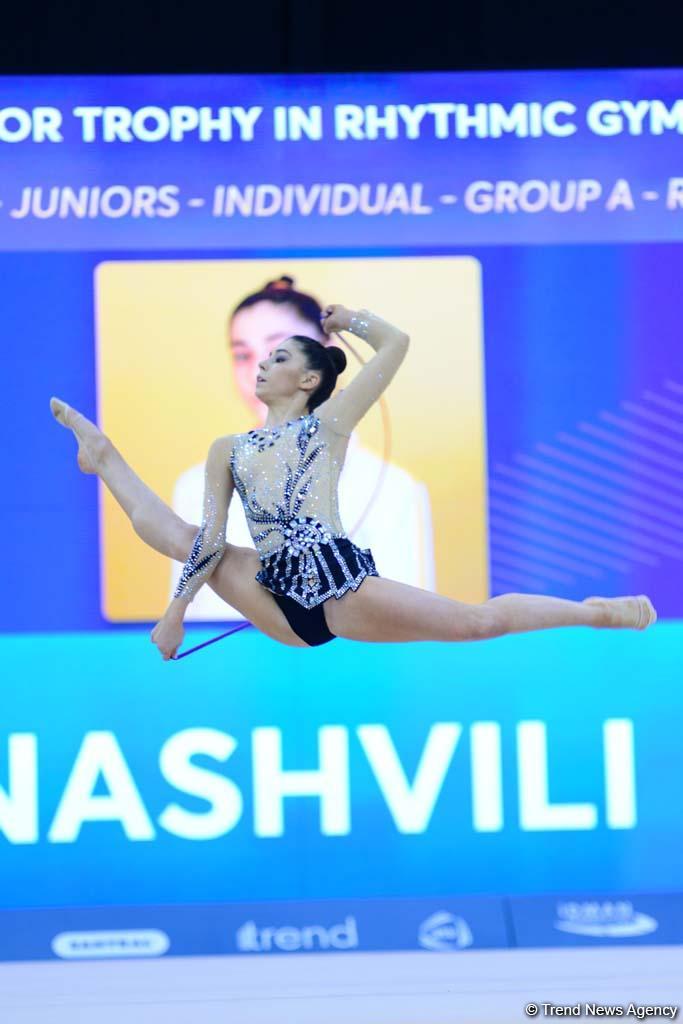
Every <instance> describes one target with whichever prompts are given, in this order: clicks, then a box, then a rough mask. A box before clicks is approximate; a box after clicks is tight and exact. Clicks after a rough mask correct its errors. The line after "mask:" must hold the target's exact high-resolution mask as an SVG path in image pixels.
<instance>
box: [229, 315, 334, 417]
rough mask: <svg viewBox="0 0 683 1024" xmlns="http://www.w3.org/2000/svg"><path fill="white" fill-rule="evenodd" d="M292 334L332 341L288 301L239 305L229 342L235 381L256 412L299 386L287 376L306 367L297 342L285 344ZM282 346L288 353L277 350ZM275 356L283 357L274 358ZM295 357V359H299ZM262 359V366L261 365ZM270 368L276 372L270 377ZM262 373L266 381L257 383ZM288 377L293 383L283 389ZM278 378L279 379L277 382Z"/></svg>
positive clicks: (299, 372) (324, 342) (291, 392)
mask: <svg viewBox="0 0 683 1024" xmlns="http://www.w3.org/2000/svg"><path fill="white" fill-rule="evenodd" d="M293 334H305V335H307V337H309V338H316V339H317V340H318V341H321V342H322V343H323V344H324V345H325V344H327V343H328V342H329V338H328V336H327V335H326V334H325V333H324V332H323V331H322V330H320V329H319V328H318V329H316V327H315V326H314V325H313V324H312V323H311V322H310V321H309V320H305V319H304V318H303V317H301V316H300V315H299V313H298V312H297V310H296V308H295V307H294V306H292V305H291V304H290V303H287V302H284V303H276V302H269V301H268V300H267V299H264V300H263V301H262V302H255V303H254V305H253V306H247V307H246V308H245V309H240V310H239V312H237V313H235V315H234V317H233V318H232V321H231V323H230V334H229V346H230V351H231V353H232V358H233V367H234V372H235V382H236V384H237V388H238V390H239V393H240V395H241V396H242V398H243V399H244V401H245V402H246V403H247V404H248V405H249V407H250V408H251V409H252V410H253V411H254V413H256V415H257V416H260V417H262V416H263V414H264V405H267V404H268V403H269V401H270V399H271V397H273V396H275V397H277V396H278V395H279V396H282V395H283V394H286V395H288V396H289V395H292V394H294V392H295V391H296V389H297V385H296V384H293V383H291V381H292V378H291V376H290V377H289V378H288V377H286V376H285V374H289V375H292V374H293V375H294V376H296V375H297V373H298V374H299V376H300V375H301V374H302V373H303V372H304V370H305V367H304V357H303V353H301V352H300V351H299V347H298V345H297V344H296V342H289V343H286V344H283V343H285V342H286V339H287V338H291V336H292V335H293ZM280 346H282V347H283V348H285V349H287V352H288V355H287V356H286V357H284V356H283V355H282V353H276V352H275V349H276V348H278V347H280ZM271 352H272V361H271ZM276 359H279V360H281V361H280V362H275V360H276ZM292 360H296V363H293V362H292ZM261 363H263V369H259V365H260V364H261ZM295 367H296V368H295ZM271 371H273V372H274V374H275V375H276V376H273V377H272V378H271ZM259 375H263V376H264V377H266V378H267V384H259V385H258V387H257V386H256V378H257V376H259ZM286 380H289V381H290V386H289V390H288V391H287V390H285V391H284V392H283V391H281V390H280V388H282V387H285V386H286ZM275 381H277V382H278V383H277V385H276V384H275ZM297 383H298V377H297ZM273 387H277V389H278V390H277V391H276V392H273V390H272V388H273ZM266 399H267V401H266Z"/></svg>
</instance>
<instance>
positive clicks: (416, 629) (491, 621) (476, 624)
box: [50, 399, 657, 647]
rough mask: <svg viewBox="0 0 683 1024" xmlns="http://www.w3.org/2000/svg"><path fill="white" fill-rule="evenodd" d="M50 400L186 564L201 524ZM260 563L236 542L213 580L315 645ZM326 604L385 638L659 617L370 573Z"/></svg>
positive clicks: (357, 635)
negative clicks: (265, 579) (477, 595)
mask: <svg viewBox="0 0 683 1024" xmlns="http://www.w3.org/2000/svg"><path fill="white" fill-rule="evenodd" d="M50 407H51V409H52V411H53V415H54V416H55V418H56V419H57V420H59V422H60V423H62V424H63V425H64V426H67V427H69V429H71V430H73V432H74V434H75V435H76V438H77V440H78V442H79V452H78V464H79V466H80V467H81V469H82V470H83V472H86V473H97V474H98V476H99V477H100V478H101V479H102V480H103V482H104V483H105V484H106V486H107V487H108V488H109V490H110V491H111V493H112V494H113V495H114V497H115V498H116V500H117V501H118V503H119V504H120V505H121V507H122V508H123V509H124V511H125V512H126V513H127V515H128V516H129V518H130V520H131V523H132V524H133V528H134V529H135V531H136V533H137V534H138V536H139V537H141V538H142V540H144V541H145V543H146V544H149V545H150V546H151V547H152V548H154V549H155V550H156V551H159V552H160V553H161V554H163V555H166V556H168V557H169V558H174V559H176V560H177V561H179V562H185V560H186V559H187V557H188V555H189V553H190V549H191V547H192V542H193V540H194V538H195V535H196V533H197V530H198V529H199V528H198V527H197V526H193V525H192V524H190V523H186V522H185V520H183V519H181V518H180V517H179V516H178V515H176V513H175V512H173V510H172V509H171V508H170V507H169V506H168V505H166V504H165V502H163V501H162V500H161V498H159V497H158V495H156V494H155V493H154V492H153V491H152V490H151V489H150V488H149V487H148V486H147V485H146V484H145V483H144V482H143V481H142V480H141V479H140V477H139V476H137V474H136V473H135V472H134V471H133V470H132V469H131V467H130V466H129V465H128V463H127V462H126V461H125V459H124V458H123V456H122V455H121V453H120V452H119V451H118V450H117V449H116V448H115V447H114V445H113V444H112V442H111V441H110V440H109V438H107V437H106V436H105V435H104V434H103V433H102V432H101V430H100V429H99V428H98V427H97V426H96V425H95V424H94V423H92V422H91V421H90V420H88V419H87V418H86V417H85V416H83V415H82V414H81V413H78V412H76V410H75V409H71V408H69V407H68V406H67V407H66V411H65V410H64V406H63V403H61V402H59V400H56V399H52V401H51V402H50ZM65 416H66V420H67V421H66V422H65ZM259 568H260V561H259V558H258V555H257V553H256V551H255V550H251V549H249V548H241V547H236V546H235V545H232V544H229V545H228V548H227V550H226V552H225V554H224V555H223V557H222V559H221V561H220V563H219V565H218V567H217V568H216V570H215V571H214V572H213V573H212V575H211V577H210V578H209V580H208V584H209V586H211V587H212V589H213V590H215V591H216V593H217V594H218V595H219V596H220V597H222V598H223V600H225V601H227V602H228V603H229V604H231V605H232V606H233V607H234V608H237V609H239V611H240V612H241V613H242V614H243V615H244V616H245V617H246V618H247V619H249V621H250V622H252V623H253V624H254V625H255V626H256V627H257V628H258V629H260V630H261V631H262V632H264V633H266V635H267V636H270V637H272V638H273V639H275V640H280V641H281V642H282V643H285V644H289V645H290V646H297V647H307V646H308V645H307V644H306V643H305V642H304V641H303V640H301V638H300V637H298V636H297V635H296V633H294V631H293V630H292V628H291V627H290V625H289V623H288V622H287V620H286V618H285V616H284V613H283V612H282V611H281V609H280V608H279V606H278V605H277V604H276V602H275V600H274V598H273V597H272V595H271V594H270V592H269V591H268V590H266V589H265V587H262V586H261V585H260V584H259V583H257V582H256V581H255V580H254V579H253V577H254V575H255V574H256V572H257V571H258V569H259ZM323 608H324V613H325V618H326V620H327V624H328V627H329V629H330V630H331V632H332V633H334V634H335V635H336V636H339V637H344V638H346V639H349V640H361V641H366V642H368V641H369V642H378V643H392V642H393V643H397V642H399V643H400V642H414V641H419V640H437V641H465V640H486V639H491V638H493V637H498V636H504V635H506V634H508V633H523V632H531V631H535V630H540V629H554V628H557V627H560V626H593V627H595V628H603V629H605V628H607V629H644V628H645V627H646V626H648V625H650V624H651V623H652V622H654V621H655V619H656V617H657V616H656V612H655V610H654V608H653V607H652V604H651V602H650V601H649V599H648V598H647V597H645V596H639V597H618V598H598V597H595V598H587V599H586V600H585V601H568V600H564V599H563V598H558V597H546V596H545V595H541V594H503V595H501V596H500V597H493V598H490V599H489V600H488V601H484V602H482V603H481V604H466V603H464V602H462V601H455V600H452V599H451V598H448V597H443V596H441V595H439V594H434V593H432V592H431V591H428V590H421V589H420V588H419V587H412V586H409V585H407V584H405V583H398V582H396V581H395V580H390V579H386V578H384V577H377V576H369V577H368V578H367V579H365V580H363V582H362V584H361V586H360V587H359V589H358V590H357V591H348V592H347V593H346V594H344V596H343V597H341V598H330V599H329V600H327V601H326V602H325V603H324V605H323Z"/></svg>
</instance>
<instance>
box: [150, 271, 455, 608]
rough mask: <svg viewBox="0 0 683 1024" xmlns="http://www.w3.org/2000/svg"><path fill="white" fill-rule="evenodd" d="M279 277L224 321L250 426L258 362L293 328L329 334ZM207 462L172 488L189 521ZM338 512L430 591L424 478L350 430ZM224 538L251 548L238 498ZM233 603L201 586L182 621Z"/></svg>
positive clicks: (174, 576) (352, 532) (309, 302)
mask: <svg viewBox="0 0 683 1024" xmlns="http://www.w3.org/2000/svg"><path fill="white" fill-rule="evenodd" d="M293 285H294V279H293V278H292V277H290V276H288V275H282V276H281V277H280V278H279V279H278V280H276V281H269V282H268V283H267V284H266V285H265V287H264V288H263V289H260V290H259V291H257V292H254V293H253V294H251V295H248V296H246V297H245V298H243V299H242V300H241V301H240V302H239V303H238V305H237V306H236V307H235V309H234V310H233V312H232V314H231V316H230V318H229V321H228V345H229V351H230V355H231V368H232V372H233V376H234V381H235V384H236V386H237V391H238V393H239V396H240V398H241V399H242V400H243V401H244V403H245V405H246V406H247V408H248V409H249V413H250V420H251V422H250V424H249V425H250V426H254V427H262V426H263V424H264V423H265V421H266V416H267V413H268V406H267V405H266V404H265V402H264V401H263V398H262V395H261V389H260V388H256V387H255V386H254V385H255V383H256V379H257V377H258V375H259V363H260V361H261V360H262V359H266V358H267V357H268V354H269V352H270V350H271V349H272V348H274V347H275V346H277V344H279V342H280V341H282V340H284V339H285V338H287V337H291V336H293V335H296V334H301V335H306V336H307V337H309V338H312V339H313V340H315V341H318V342H320V343H321V344H323V345H327V344H328V342H329V336H328V335H326V334H325V332H324V331H323V330H322V327H321V313H322V306H321V305H320V303H319V302H318V301H317V299H315V298H314V297H313V296H312V295H310V294H307V293H304V292H301V291H299V290H297V289H295V288H294V287H293ZM205 468H206V467H205V464H204V463H203V462H202V463H199V464H197V465H195V466H191V467H189V468H188V469H186V470H185V471H184V472H183V473H182V474H181V475H180V476H179V478H178V480H177V481H176V483H175V486H174V488H173V496H172V500H171V504H172V508H173V511H174V512H177V514H178V515H179V516H180V517H181V519H185V520H186V521H187V522H189V523H199V522H200V521H201V515H202V502H203V498H204V473H205ZM339 516H340V519H341V521H342V523H344V525H345V526H346V527H347V535H348V537H349V538H350V539H351V540H353V541H354V542H355V543H356V544H358V545H359V546H360V547H366V548H371V549H372V551H373V553H374V555H375V557H376V559H377V561H378V563H379V564H380V565H381V566H382V571H383V573H385V574H386V575H387V576H390V577H391V578H392V579H395V580H398V581H400V582H401V583H410V584H412V585H413V586H418V587H424V588H425V589H427V590H435V589H436V585H435V566H434V542H433V535H432V514H431V505H430V500H429V492H428V490H427V487H426V485H425V484H424V483H422V482H421V481H419V480H416V479H415V477H414V476H412V474H410V473H409V472H408V471H407V470H405V469H403V468H402V467H401V466H398V465H396V464H395V463H394V462H393V461H387V462H385V461H384V460H383V459H381V458H380V457H379V456H378V455H375V453H374V452H372V451H370V449H368V448H367V447H365V446H364V445H363V443H362V442H361V441H360V440H359V438H358V436H357V433H356V431H355V430H353V431H351V433H350V436H349V438H348V443H347V446H346V451H345V455H344V459H343V462H342V464H341V469H340V473H339ZM226 538H227V540H228V543H231V544H235V545H238V546H242V545H246V546H253V544H254V542H253V539H252V534H251V531H250V527H249V523H248V521H247V518H246V515H245V511H244V506H243V504H242V502H241V501H233V502H232V503H231V505H230V509H229V511H228V525H227V530H226ZM181 571H182V564H181V563H180V562H178V561H172V562H171V563H170V573H169V576H170V580H169V595H168V596H169V598H171V597H172V596H173V595H174V594H175V591H176V588H177V586H178V582H179V580H180V574H181ZM239 617H241V613H240V611H239V610H238V609H236V608H233V607H231V606H230V605H228V604H226V602H225V601H222V600H221V599H220V597H219V596H218V594H216V592H215V591H214V590H212V589H211V588H210V587H202V588H201V590H200V591H199V592H198V594H197V595H196V597H195V598H194V600H193V601H192V603H191V604H190V606H189V608H188V610H187V614H186V619H187V620H190V619H195V620H202V619H204V620H208V619H219V620H224V619H236V618H239Z"/></svg>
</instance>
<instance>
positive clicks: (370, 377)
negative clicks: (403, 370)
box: [316, 309, 410, 435]
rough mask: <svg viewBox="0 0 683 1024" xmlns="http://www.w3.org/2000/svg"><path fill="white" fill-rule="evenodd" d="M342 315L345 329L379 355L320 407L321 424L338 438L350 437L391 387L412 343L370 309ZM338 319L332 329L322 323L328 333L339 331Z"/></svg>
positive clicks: (335, 316) (331, 323)
mask: <svg viewBox="0 0 683 1024" xmlns="http://www.w3.org/2000/svg"><path fill="white" fill-rule="evenodd" d="M346 314H348V316H346ZM343 315H344V317H345V319H346V321H347V322H346V329H347V330H349V331H351V332H352V333H353V334H356V335H358V337H359V338H363V339H364V341H367V343H368V344H369V345H370V346H371V347H372V348H374V349H375V352H376V355H374V356H373V357H372V359H369V360H368V362H367V363H366V364H365V366H363V368H362V369H361V370H360V371H359V372H358V373H357V374H356V376H355V377H354V378H353V380H352V381H351V383H350V384H347V386H346V387H345V388H342V390H341V391H339V392H338V393H337V394H334V395H332V397H331V398H328V400H327V401H326V402H323V403H322V405H320V406H318V408H317V409H316V414H317V415H318V416H319V418H320V420H321V422H326V423H328V424H329V425H330V427H331V428H332V429H333V430H335V431H336V432H337V433H338V434H345V435H350V434H351V431H352V430H353V428H354V427H355V426H356V424H357V423H358V421H359V420H361V419H362V418H363V416H365V414H366V412H367V411H368V409H370V408H371V406H372V405H374V403H375V402H376V401H377V399H378V398H379V396H380V395H381V394H382V392H383V391H384V389H385V388H386V387H388V385H389V384H390V383H391V381H392V379H393V377H394V375H395V373H396V371H397V370H398V368H399V366H400V365H401V363H402V362H403V360H404V358H405V355H406V352H407V351H408V344H409V341H410V339H409V336H408V335H407V334H406V333H405V331H402V330H400V329H399V328H398V327H394V325H393V324H390V323H388V321H386V320H383V319H382V318H381V317H380V316H377V315H376V314H375V313H370V312H369V311H368V310H367V309H361V310H359V311H358V312H357V313H353V312H352V311H349V310H346V311H345V313H344V314H343ZM339 317H340V312H338V311H335V313H333V315H332V316H331V317H330V320H329V325H328V322H323V330H324V331H325V333H330V331H331V330H337V329H338V327H337V324H338V323H339ZM343 329H344V328H343V327H342V330H343Z"/></svg>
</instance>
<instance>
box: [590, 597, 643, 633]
mask: <svg viewBox="0 0 683 1024" xmlns="http://www.w3.org/2000/svg"><path fill="white" fill-rule="evenodd" d="M583 603H584V604H594V605H598V606H599V607H600V608H602V610H603V612H604V621H603V622H600V623H599V624H598V625H600V626H604V627H605V628H607V629H647V627H648V626H651V625H652V623H653V622H656V621H657V612H656V611H655V609H654V605H653V604H652V601H651V600H650V598H649V597H647V596H646V595H645V594H639V595H638V596H637V597H587V598H585V600H584V602H583Z"/></svg>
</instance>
